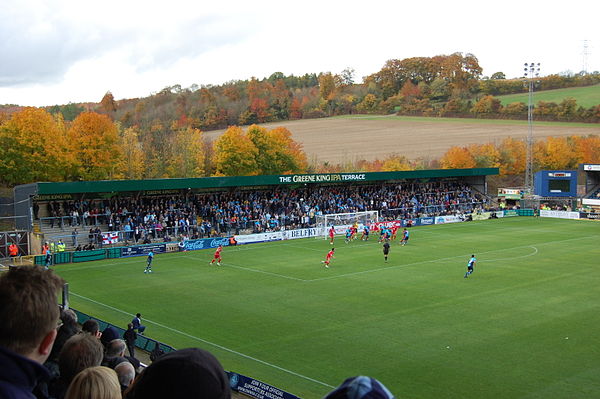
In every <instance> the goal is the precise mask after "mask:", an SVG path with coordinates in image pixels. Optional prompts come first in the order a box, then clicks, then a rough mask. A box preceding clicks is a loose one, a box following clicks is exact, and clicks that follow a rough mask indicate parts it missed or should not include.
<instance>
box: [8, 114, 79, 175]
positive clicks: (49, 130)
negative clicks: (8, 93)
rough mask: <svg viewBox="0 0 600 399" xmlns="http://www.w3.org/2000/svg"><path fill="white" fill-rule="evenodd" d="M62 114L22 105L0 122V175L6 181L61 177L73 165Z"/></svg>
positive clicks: (67, 172)
mask: <svg viewBox="0 0 600 399" xmlns="http://www.w3.org/2000/svg"><path fill="white" fill-rule="evenodd" d="M72 154H73V152H72V151H71V150H70V148H69V145H68V141H67V138H66V131H65V128H64V123H63V119H62V115H61V114H58V116H57V119H55V118H53V117H52V115H50V114H49V113H48V112H47V111H45V110H43V109H40V108H33V107H29V108H24V109H23V110H21V111H19V112H16V113H14V114H13V115H12V116H11V118H10V119H9V120H7V121H5V122H4V123H3V124H2V125H0V176H1V179H2V181H3V182H4V183H6V184H9V185H15V184H23V183H31V182H35V181H64V180H66V179H68V177H69V172H70V170H71V167H72V165H73V157H72Z"/></svg>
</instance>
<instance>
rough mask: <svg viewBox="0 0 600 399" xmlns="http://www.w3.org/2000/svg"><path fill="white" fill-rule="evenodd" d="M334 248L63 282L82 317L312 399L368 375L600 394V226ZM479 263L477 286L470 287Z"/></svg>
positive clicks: (524, 391)
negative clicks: (132, 330)
mask: <svg viewBox="0 0 600 399" xmlns="http://www.w3.org/2000/svg"><path fill="white" fill-rule="evenodd" d="M375 238H376V237H371V240H370V241H368V242H361V241H355V242H352V243H350V244H345V243H344V241H343V239H342V238H341V237H336V242H335V247H336V254H335V259H333V262H332V264H331V267H330V268H329V269H325V268H324V267H323V264H322V263H321V260H323V259H324V258H325V255H326V253H327V251H328V250H329V249H330V245H329V242H328V241H326V240H324V239H314V238H311V239H303V240H290V241H281V242H272V243H263V244H251V245H245V246H238V247H226V248H224V250H223V253H222V255H223V265H222V266H220V267H218V266H209V265H208V264H209V262H210V260H211V259H212V255H213V250H204V251H195V252H182V253H173V254H164V255H157V256H155V259H154V264H153V269H154V273H153V274H148V275H146V274H144V273H143V270H144V267H145V257H137V258H122V259H110V260H105V261H98V262H89V263H79V264H66V265H58V266H56V270H57V272H58V273H59V274H60V275H61V276H63V277H64V278H65V279H66V280H67V281H68V282H69V285H70V291H71V306H72V307H74V308H76V309H78V310H81V311H83V312H85V313H88V314H92V315H95V316H96V317H98V318H101V319H104V320H107V321H109V322H112V323H114V324H117V325H120V326H122V327H126V325H127V323H128V322H129V321H130V320H131V318H132V315H133V314H134V313H136V312H141V313H142V315H143V319H144V324H146V325H147V330H146V333H147V335H148V336H150V337H152V338H155V339H158V340H160V341H163V342H165V343H168V344H171V345H172V346H174V347H176V348H184V347H190V346H198V347H202V348H205V349H208V350H209V351H211V352H213V353H214V354H215V355H216V356H217V357H218V358H219V359H220V360H221V362H222V363H223V365H224V367H225V369H226V370H232V371H235V372H238V373H241V374H245V375H248V376H251V377H254V378H256V379H259V380H262V381H264V382H266V383H269V384H271V385H274V386H277V387H278V388H281V389H283V390H286V391H288V392H291V393H293V394H296V395H298V396H301V397H303V398H320V397H322V396H324V394H325V393H326V392H328V391H330V390H331V389H332V388H333V387H335V386H337V385H339V384H340V383H341V382H342V381H343V380H344V379H345V378H347V377H350V376H354V375H369V376H372V377H375V378H377V379H378V380H380V381H381V382H383V383H384V384H385V385H386V386H387V387H388V388H389V389H390V390H391V391H392V392H393V393H394V394H395V395H396V397H399V398H528V399H530V398H576V397H597V395H598V392H600V378H599V376H600V333H599V331H600V223H597V222H590V221H567V220H558V219H540V218H537V219H535V218H525V217H520V218H506V219H498V220H489V221H477V222H470V223H456V224H448V225H436V226H426V227H415V228H413V229H412V231H411V238H410V242H409V244H408V245H407V246H405V247H401V246H400V245H398V243H397V242H394V243H393V244H392V248H391V253H390V257H389V261H388V263H384V260H383V254H382V250H381V245H380V244H378V243H377V242H376V239H375ZM471 254H475V255H476V257H477V259H478V263H477V266H476V268H475V273H474V274H473V275H472V276H471V277H470V278H468V279H465V278H463V275H464V273H465V271H466V264H467V261H468V259H469V257H470V255H471Z"/></svg>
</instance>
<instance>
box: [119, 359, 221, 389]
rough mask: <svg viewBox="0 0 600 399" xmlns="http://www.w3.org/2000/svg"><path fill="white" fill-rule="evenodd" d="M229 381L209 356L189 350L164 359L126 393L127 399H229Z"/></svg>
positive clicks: (153, 364) (150, 368) (148, 370)
mask: <svg viewBox="0 0 600 399" xmlns="http://www.w3.org/2000/svg"><path fill="white" fill-rule="evenodd" d="M230 397H231V392H230V390H229V379H228V378H227V374H225V371H224V370H223V366H221V363H219V361H218V360H217V358H216V357H215V356H214V355H212V354H211V353H210V352H208V351H205V350H202V349H198V348H188V349H180V350H177V351H174V352H170V353H167V354H166V355H163V356H161V357H160V358H159V359H158V360H156V361H155V362H154V363H152V364H151V365H150V366H148V367H147V368H146V369H145V370H144V371H143V372H142V373H141V374H140V375H139V376H138V378H137V379H136V380H135V381H134V382H133V384H132V385H131V386H130V387H129V388H128V389H127V390H126V391H125V393H124V395H123V398H126V399H155V398H156V399H159V398H160V399H163V398H203V399H229V398H230Z"/></svg>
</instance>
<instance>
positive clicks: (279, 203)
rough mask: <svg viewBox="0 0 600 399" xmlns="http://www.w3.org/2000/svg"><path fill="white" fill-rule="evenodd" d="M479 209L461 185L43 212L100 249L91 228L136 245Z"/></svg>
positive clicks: (199, 198)
mask: <svg viewBox="0 0 600 399" xmlns="http://www.w3.org/2000/svg"><path fill="white" fill-rule="evenodd" d="M487 206H488V203H487V199H486V198H485V197H484V196H483V195H481V194H480V193H477V192H475V191H473V190H472V189H471V187H470V186H468V185H467V184H464V183H461V182H452V181H435V182H427V183H420V182H411V183H397V184H378V185H352V186H341V185H339V186H306V187H301V188H288V187H277V188H273V189H265V190H241V189H236V190H229V191H221V192H212V193H188V194H187V195H185V196H183V195H181V196H175V195H170V196H155V197H153V196H146V197H114V198H111V199H106V200H81V201H63V202H52V201H51V202H49V203H48V210H49V212H52V214H58V215H71V216H70V217H68V218H67V220H69V222H70V223H71V225H73V226H84V228H85V229H86V230H87V228H88V227H89V228H90V231H89V236H88V238H89V243H92V244H96V245H100V244H101V234H100V233H101V232H100V228H99V227H98V225H99V224H102V225H106V228H107V229H108V231H121V232H122V234H123V235H124V237H123V239H125V240H127V241H134V242H136V243H137V242H140V241H141V242H144V241H146V240H148V242H150V240H156V239H161V240H164V241H172V240H173V239H177V238H179V237H182V236H184V237H186V238H204V237H211V236H220V235H225V234H227V235H231V234H240V232H241V231H245V232H253V233H259V232H265V231H277V230H281V229H286V230H289V229H294V228H305V227H312V226H314V225H315V223H316V219H317V215H321V214H332V213H351V212H362V211H371V210H377V211H379V212H380V215H381V217H382V218H385V219H389V220H393V219H412V218H418V217H421V216H440V215H447V214H456V213H468V212H471V211H474V210H477V209H482V208H486V207H487ZM51 219H52V218H51Z"/></svg>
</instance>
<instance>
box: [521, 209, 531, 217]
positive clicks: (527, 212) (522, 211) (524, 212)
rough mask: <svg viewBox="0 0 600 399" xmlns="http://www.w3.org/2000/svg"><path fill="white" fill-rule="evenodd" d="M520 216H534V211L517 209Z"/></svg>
mask: <svg viewBox="0 0 600 399" xmlns="http://www.w3.org/2000/svg"><path fill="white" fill-rule="evenodd" d="M517 213H518V214H519V216H533V209H517Z"/></svg>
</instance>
